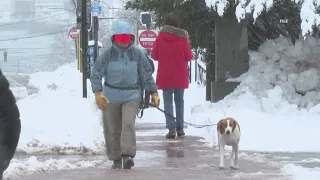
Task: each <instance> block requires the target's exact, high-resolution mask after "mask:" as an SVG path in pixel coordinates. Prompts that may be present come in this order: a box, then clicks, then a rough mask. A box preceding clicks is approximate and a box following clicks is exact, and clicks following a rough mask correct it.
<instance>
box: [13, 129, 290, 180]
mask: <svg viewBox="0 0 320 180" xmlns="http://www.w3.org/2000/svg"><path fill="white" fill-rule="evenodd" d="M165 133H166V130H165V129H164V128H163V127H162V126H160V125H159V124H146V123H144V124H143V125H142V124H141V125H139V124H138V125H137V141H138V152H137V156H136V158H135V167H134V168H133V169H131V170H110V166H111V162H110V161H106V162H105V163H104V164H102V165H101V166H99V167H97V168H91V169H78V170H63V171H52V172H46V173H38V174H36V175H32V176H24V177H23V179H24V180H43V179H46V180H87V179H92V180H107V179H113V178H114V179H118V180H143V179H148V180H166V179H168V180H169V179H170V180H172V179H174V180H179V179H181V180H194V179H201V180H209V179H210V180H212V179H215V180H226V179H241V180H276V179H279V180H280V179H281V180H285V179H287V177H283V176H281V175H280V171H279V168H278V167H277V166H274V165H272V164H270V163H267V162H259V161H252V160H251V159H250V158H248V155H243V154H244V153H240V157H239V166H240V169H239V170H231V169H230V168H226V169H225V170H219V168H218V165H219V154H218V151H216V150H213V148H210V147H208V146H207V145H206V144H205V143H204V142H202V141H200V140H201V138H200V137H193V136H186V137H184V138H183V139H176V140H166V139H165V138H164V134H165ZM229 157H230V155H229V152H228V153H227V154H226V167H228V166H227V165H228V164H229ZM21 178H22V177H19V178H18V179H21Z"/></svg>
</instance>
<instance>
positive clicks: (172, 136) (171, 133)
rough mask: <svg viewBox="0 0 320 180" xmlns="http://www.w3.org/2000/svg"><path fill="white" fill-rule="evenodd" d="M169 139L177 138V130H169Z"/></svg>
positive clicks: (167, 135)
mask: <svg viewBox="0 0 320 180" xmlns="http://www.w3.org/2000/svg"><path fill="white" fill-rule="evenodd" d="M166 138H167V139H175V138H176V131H175V130H169V132H168V133H167V134H166Z"/></svg>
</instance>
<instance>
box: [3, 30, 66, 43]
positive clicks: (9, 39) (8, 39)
mask: <svg viewBox="0 0 320 180" xmlns="http://www.w3.org/2000/svg"><path fill="white" fill-rule="evenodd" d="M64 32H65V31H57V32H52V33H46V34H41V35H34V36H26V37H20V38H7V39H0V41H13V40H21V39H30V38H37V37H43V36H50V35H54V34H60V33H64Z"/></svg>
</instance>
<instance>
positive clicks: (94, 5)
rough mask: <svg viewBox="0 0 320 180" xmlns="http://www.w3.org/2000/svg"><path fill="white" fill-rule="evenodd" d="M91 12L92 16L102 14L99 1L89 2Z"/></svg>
mask: <svg viewBox="0 0 320 180" xmlns="http://www.w3.org/2000/svg"><path fill="white" fill-rule="evenodd" d="M91 14H92V16H100V15H102V6H101V5H100V2H99V1H92V2H91Z"/></svg>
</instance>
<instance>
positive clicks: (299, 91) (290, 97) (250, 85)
mask: <svg viewBox="0 0 320 180" xmlns="http://www.w3.org/2000/svg"><path fill="white" fill-rule="evenodd" d="M319 47H320V39H315V38H314V37H312V36H307V38H306V39H305V40H299V41H297V42H296V44H295V45H293V44H291V42H290V41H289V40H288V39H286V38H278V39H276V40H270V41H267V42H265V43H264V44H262V45H261V46H260V48H259V50H258V51H257V52H251V53H250V64H249V65H250V69H249V71H248V72H247V73H244V74H242V75H241V76H240V77H239V78H234V79H229V80H228V81H241V84H240V86H239V87H238V88H237V89H236V90H235V91H234V92H233V93H232V94H230V95H229V96H227V97H226V99H229V100H230V99H237V97H239V96H241V95H244V94H247V95H248V94H251V93H252V95H255V96H256V98H257V100H258V101H260V102H259V107H260V108H261V109H262V110H263V111H268V112H270V111H271V112H274V111H281V110H284V109H286V108H289V109H287V110H297V109H306V110H309V111H310V112H312V113H319V112H320V106H319V105H318V104H319V103H320V59H319V57H320V51H319V50H318V49H319ZM289 105H290V107H289ZM272 107H273V108H272ZM256 108H257V107H256Z"/></svg>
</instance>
